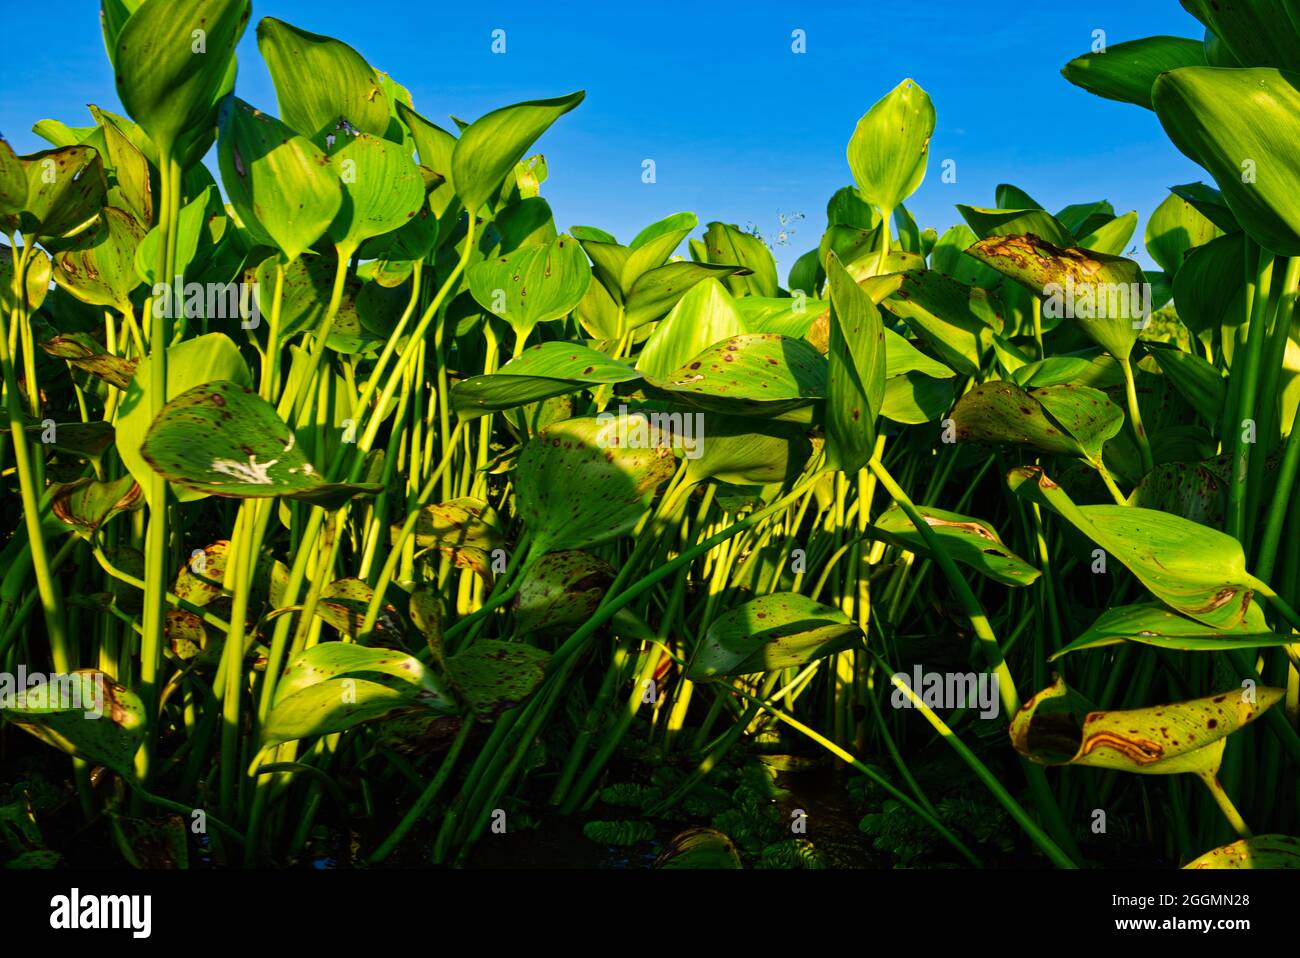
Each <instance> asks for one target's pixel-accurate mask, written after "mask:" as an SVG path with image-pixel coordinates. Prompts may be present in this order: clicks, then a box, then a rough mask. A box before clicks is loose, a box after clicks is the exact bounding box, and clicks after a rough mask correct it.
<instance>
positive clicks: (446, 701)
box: [262, 642, 456, 746]
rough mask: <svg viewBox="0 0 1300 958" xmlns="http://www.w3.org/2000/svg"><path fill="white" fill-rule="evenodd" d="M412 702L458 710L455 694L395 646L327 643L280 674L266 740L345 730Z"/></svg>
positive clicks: (273, 742)
mask: <svg viewBox="0 0 1300 958" xmlns="http://www.w3.org/2000/svg"><path fill="white" fill-rule="evenodd" d="M411 706H422V707H425V708H428V709H432V710H434V711H437V712H444V713H451V712H454V711H455V710H456V704H455V701H454V699H453V698H452V696H451V694H450V692H449V691H448V690H447V688H446V687H445V686H444V684H443V683H442V682H441V680H439V679H438V677H437V676H435V675H434V674H433V673H432V672H431V671H429V670H428V669H427V668H426V667H425V666H424V665H423V664H422V663H421V662H420V661H419V659H416V658H414V657H412V656H409V655H403V654H402V653H400V652H395V651H393V650H391V649H372V648H368V647H366V646H361V645H354V644H353V643H351V642H322V643H320V644H319V645H314V646H312V647H311V648H310V649H307V650H306V651H305V652H303V653H302V654H301V655H299V656H298V657H297V658H296V659H295V660H294V661H293V662H292V663H290V665H289V667H288V669H286V670H285V673H284V675H283V676H282V677H281V678H280V681H279V683H278V684H277V685H276V687H275V700H274V702H273V703H272V705H271V714H270V715H269V716H268V717H267V721H266V726H265V727H264V729H263V739H262V743H263V745H267V746H269V745H276V744H278V743H280V742H289V741H293V740H294V739H301V738H311V737H314V736H317V735H329V734H331V733H333V732H342V731H346V730H347V729H349V728H352V727H353V726H355V725H359V724H361V723H362V722H367V721H371V720H373V719H377V718H381V717H383V716H385V715H388V714H390V713H391V712H394V711H396V710H398V709H402V708H409V707H411Z"/></svg>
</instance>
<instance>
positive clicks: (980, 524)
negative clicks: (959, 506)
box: [870, 503, 1042, 586]
mask: <svg viewBox="0 0 1300 958" xmlns="http://www.w3.org/2000/svg"><path fill="white" fill-rule="evenodd" d="M916 509H917V512H919V513H920V514H921V517H922V518H923V519H924V520H925V523H926V525H928V526H929V527H930V528H931V529H932V530H933V531H934V533H935V535H936V536H938V538H939V541H940V542H941V543H942V544H943V547H944V550H945V551H946V552H947V553H948V555H950V556H951V557H952V558H953V559H954V560H956V561H957V562H961V563H963V564H964V565H968V566H970V567H971V568H972V569H974V570H975V571H976V572H979V573H980V574H981V575H986V576H988V577H989V578H990V579H993V580H994V581H995V582H1001V583H1002V584H1003V585H1009V586H1026V585H1030V584H1031V583H1032V582H1034V581H1035V580H1036V579H1037V578H1038V577H1039V576H1040V575H1041V574H1042V573H1040V572H1039V570H1038V569H1036V568H1034V567H1033V566H1031V565H1030V564H1029V563H1028V562H1026V561H1025V560H1024V559H1022V558H1020V557H1019V556H1018V555H1016V554H1015V553H1014V552H1012V551H1011V550H1010V549H1008V548H1007V546H1006V544H1005V543H1003V541H1002V539H1001V537H1000V536H999V535H998V534H997V530H995V529H994V528H993V527H992V526H991V525H989V524H988V523H987V522H984V521H982V520H980V519H972V518H971V517H970V516H963V515H959V514H958V513H956V512H948V511H946V510H943V509H936V508H934V507H933V506H917V507H916ZM870 532H871V535H872V536H874V537H876V538H879V539H883V540H884V541H886V542H888V543H890V544H891V545H895V546H898V547H899V548H901V549H905V550H907V551H908V552H914V553H916V554H918V555H923V556H928V555H930V551H929V549H927V548H926V546H925V540H924V539H923V538H922V537H921V534H920V533H919V532H918V531H917V529H916V526H915V525H913V523H912V520H911V519H909V518H908V517H907V513H905V512H904V511H903V510H902V509H900V508H899V507H898V505H897V504H896V503H895V504H891V505H890V507H889V508H888V509H886V510H885V511H884V512H882V513H881V514H880V516H879V517H878V518H877V519H876V521H875V522H874V523H873V524H872V526H871V529H870Z"/></svg>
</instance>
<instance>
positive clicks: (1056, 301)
mask: <svg viewBox="0 0 1300 958" xmlns="http://www.w3.org/2000/svg"><path fill="white" fill-rule="evenodd" d="M967 252H969V253H970V254H971V255H972V256H974V257H975V258H976V259H978V260H980V261H981V262H984V263H987V264H988V265H989V266H992V267H993V268H994V269H996V270H998V271H999V272H1001V273H1004V274H1006V275H1007V276H1010V277H1011V278H1012V279H1014V280H1015V281H1016V282H1018V283H1020V284H1021V285H1022V286H1024V287H1025V288H1027V289H1029V290H1030V291H1031V292H1034V293H1037V294H1039V295H1041V296H1045V297H1047V301H1046V302H1045V303H1044V304H1043V313H1044V315H1045V316H1051V317H1054V318H1060V317H1062V316H1064V317H1070V318H1072V319H1073V320H1074V321H1075V322H1077V323H1078V325H1079V327H1080V329H1082V330H1083V331H1084V333H1086V334H1087V335H1088V337H1089V338H1091V339H1092V340H1093V341H1094V342H1095V343H1097V345H1099V346H1100V347H1101V348H1102V349H1104V350H1106V351H1107V352H1108V353H1110V354H1111V355H1112V356H1114V357H1115V358H1116V359H1119V360H1126V359H1128V356H1129V353H1131V352H1132V350H1133V344H1134V343H1135V342H1137V336H1138V331H1139V330H1140V329H1142V328H1143V327H1144V326H1145V324H1146V320H1147V318H1148V316H1149V305H1150V297H1149V295H1147V296H1143V295H1142V293H1143V290H1144V288H1145V278H1144V277H1143V275H1142V270H1141V268H1140V267H1139V266H1138V264H1137V263H1135V262H1133V261H1132V260H1130V259H1124V258H1123V257H1120V256H1111V255H1108V254H1105V253H1094V252H1091V251H1089V250H1086V249H1077V248H1072V247H1067V248H1061V247H1058V246H1054V245H1053V244H1051V243H1049V242H1047V241H1046V240H1043V239H1040V238H1038V237H1037V236H1033V235H1026V236H990V237H988V238H986V239H983V240H980V242H978V243H976V244H975V245H974V246H973V247H971V249H970V250H968V251H967Z"/></svg>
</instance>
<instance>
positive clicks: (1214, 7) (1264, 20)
mask: <svg viewBox="0 0 1300 958" xmlns="http://www.w3.org/2000/svg"><path fill="white" fill-rule="evenodd" d="M1183 7H1184V9H1186V10H1187V12H1188V13H1190V14H1191V15H1192V16H1194V17H1196V19H1197V20H1200V21H1201V23H1203V24H1205V26H1206V28H1207V32H1209V33H1212V34H1213V35H1214V36H1215V37H1217V38H1218V40H1219V42H1220V43H1221V44H1222V45H1223V46H1224V47H1226V48H1227V49H1228V51H1230V53H1231V56H1232V60H1233V63H1232V65H1233V66H1236V65H1237V64H1240V65H1241V66H1245V67H1254V66H1270V67H1282V68H1284V69H1287V70H1300V20H1298V19H1297V11H1296V9H1295V7H1294V5H1293V4H1292V3H1290V2H1289V0H1183Z"/></svg>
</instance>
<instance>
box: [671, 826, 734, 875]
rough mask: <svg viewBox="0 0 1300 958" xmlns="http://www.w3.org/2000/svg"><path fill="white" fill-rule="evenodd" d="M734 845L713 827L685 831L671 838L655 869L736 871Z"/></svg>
mask: <svg viewBox="0 0 1300 958" xmlns="http://www.w3.org/2000/svg"><path fill="white" fill-rule="evenodd" d="M743 867H744V866H743V865H741V863H740V853H739V852H738V851H737V850H736V845H735V843H734V842H733V841H732V840H731V839H730V838H728V837H727V836H726V835H724V834H723V833H722V832H720V831H718V830H717V829H716V828H688V829H687V830H686V831H684V832H680V833H679V834H677V835H674V836H673V840H672V841H671V842H669V843H668V845H667V847H666V848H665V849H664V850H663V852H662V853H661V854H660V856H659V857H658V858H657V859H655V868H707V869H731V870H735V869H739V868H743Z"/></svg>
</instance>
